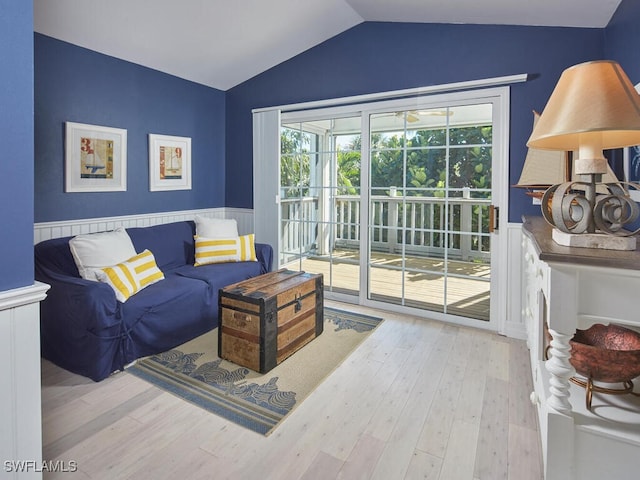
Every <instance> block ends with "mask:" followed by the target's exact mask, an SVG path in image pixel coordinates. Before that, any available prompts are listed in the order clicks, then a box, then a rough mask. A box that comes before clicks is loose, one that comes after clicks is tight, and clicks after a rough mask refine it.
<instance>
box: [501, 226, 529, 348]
mask: <svg viewBox="0 0 640 480" xmlns="http://www.w3.org/2000/svg"><path fill="white" fill-rule="evenodd" d="M507 252H508V254H507V255H508V257H507V268H506V271H507V276H508V278H507V282H506V285H507V296H506V299H507V318H506V319H505V323H504V328H503V330H502V333H503V334H504V335H506V336H507V337H511V338H518V339H520V340H526V338H527V325H526V323H525V320H524V318H523V315H522V300H521V296H522V294H521V292H522V274H521V270H522V261H521V258H522V224H521V223H509V224H507Z"/></svg>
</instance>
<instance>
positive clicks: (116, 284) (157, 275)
mask: <svg viewBox="0 0 640 480" xmlns="http://www.w3.org/2000/svg"><path fill="white" fill-rule="evenodd" d="M97 277H98V280H99V281H101V282H104V283H107V284H108V285H109V286H110V287H111V288H113V291H114V292H115V294H116V298H117V299H118V300H119V301H121V302H122V303H124V302H126V301H127V299H128V298H129V297H131V296H132V295H134V294H136V293H137V292H139V291H140V290H142V289H143V288H145V287H148V286H149V285H151V284H152V283H156V282H159V281H160V280H162V279H164V274H163V273H162V271H161V270H160V269H159V268H158V265H157V264H156V259H155V257H154V256H153V254H152V253H151V252H150V251H149V250H145V251H143V252H142V253H139V254H138V255H136V256H134V257H131V258H130V259H129V260H127V261H126V262H122V263H119V264H118V265H114V266H113V267H105V268H103V269H102V270H101V271H100V272H98V273H97Z"/></svg>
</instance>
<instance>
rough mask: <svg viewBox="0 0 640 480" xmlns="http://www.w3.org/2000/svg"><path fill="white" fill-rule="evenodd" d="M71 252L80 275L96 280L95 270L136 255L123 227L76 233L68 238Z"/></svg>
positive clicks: (97, 270)
mask: <svg viewBox="0 0 640 480" xmlns="http://www.w3.org/2000/svg"><path fill="white" fill-rule="evenodd" d="M69 248H70V249H71V254H72V255H73V259H74V260H75V262H76V266H77V267H78V272H79V273H80V276H81V277H82V278H84V279H86V280H92V281H95V282H97V281H98V276H97V272H99V271H101V270H102V269H103V268H104V267H110V266H112V265H117V264H119V263H122V262H124V261H126V260H128V259H130V258H131V257H134V256H135V255H136V249H135V247H134V246H133V242H131V238H129V235H128V234H127V232H126V230H125V229H124V228H123V227H118V228H116V229H115V230H112V231H109V232H99V233H87V234H83V235H77V236H75V237H73V238H72V239H71V240H69Z"/></svg>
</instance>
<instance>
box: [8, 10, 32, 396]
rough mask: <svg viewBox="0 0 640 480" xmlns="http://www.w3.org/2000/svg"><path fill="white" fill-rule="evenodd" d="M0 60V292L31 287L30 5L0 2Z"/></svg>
mask: <svg viewBox="0 0 640 480" xmlns="http://www.w3.org/2000/svg"><path fill="white" fill-rule="evenodd" d="M0 58H1V59H2V75H0V144H1V145H2V154H1V155H0V206H1V207H0V223H1V225H2V226H1V227H0V245H2V248H1V249H0V291H3V290H10V289H13V288H18V287H24V286H28V285H32V284H33V2H31V1H24V2H23V1H15V0H0ZM5 388H6V387H5Z"/></svg>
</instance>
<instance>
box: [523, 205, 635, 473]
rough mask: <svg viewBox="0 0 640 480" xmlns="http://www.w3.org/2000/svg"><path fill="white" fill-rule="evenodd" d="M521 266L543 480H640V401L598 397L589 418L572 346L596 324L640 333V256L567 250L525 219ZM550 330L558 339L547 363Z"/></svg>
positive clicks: (540, 222)
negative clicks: (573, 379) (578, 331)
mask: <svg viewBox="0 0 640 480" xmlns="http://www.w3.org/2000/svg"><path fill="white" fill-rule="evenodd" d="M639 243H640V242H639ZM522 262H523V263H522V276H523V277H522V282H523V290H522V292H523V293H522V295H523V297H522V315H523V317H524V318H523V320H524V322H525V324H526V325H527V340H528V346H529V349H530V353H531V369H532V375H533V384H534V389H535V390H534V392H532V394H531V400H532V402H534V403H535V404H536V406H537V409H538V418H539V420H540V434H541V440H542V452H543V460H544V473H545V479H546V480H571V479H576V480H577V479H580V480H585V479H599V480H600V479H603V478H611V479H616V480H626V479H629V480H632V479H633V480H637V479H639V478H640V397H636V396H634V395H630V394H627V395H605V394H601V393H594V395H593V404H592V408H591V411H589V410H587V408H586V405H585V390H584V389H583V388H581V387H579V386H576V385H574V384H573V383H572V382H570V381H569V379H570V378H571V377H572V376H573V375H574V374H575V371H574V369H573V367H572V366H571V363H570V362H569V358H570V345H569V341H570V340H571V338H572V337H573V335H574V333H575V330H576V329H577V328H578V329H585V328H588V327H589V326H591V325H593V324H595V323H603V324H608V323H616V324H620V325H624V326H628V327H631V328H635V329H638V328H640V251H632V252H628V251H627V252H623V251H612V250H597V249H587V248H571V247H563V246H560V245H557V244H556V243H555V242H553V240H552V239H551V227H550V226H549V225H548V224H547V223H546V222H545V221H544V219H543V218H542V217H525V218H524V223H523V238H522ZM544 322H546V324H547V326H548V329H549V333H550V334H551V336H552V337H553V340H552V341H551V348H550V350H549V360H546V361H545V358H544V357H545V355H544V350H545V347H546V345H547V344H546V341H545V335H544V328H543V325H544ZM634 383H635V391H636V392H639V391H640V378H638V379H636V380H635V381H634Z"/></svg>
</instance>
